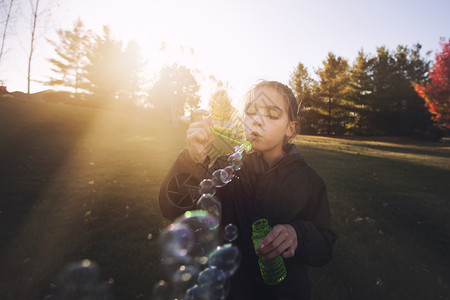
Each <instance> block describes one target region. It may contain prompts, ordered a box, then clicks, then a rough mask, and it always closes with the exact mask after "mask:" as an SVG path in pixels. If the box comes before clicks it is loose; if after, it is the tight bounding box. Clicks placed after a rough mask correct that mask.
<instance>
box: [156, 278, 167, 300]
mask: <svg viewBox="0 0 450 300" xmlns="http://www.w3.org/2000/svg"><path fill="white" fill-rule="evenodd" d="M170 293H171V290H170V287H169V284H168V283H167V282H165V281H164V280H160V281H159V282H157V283H156V284H155V286H154V287H153V298H154V299H155V300H166V299H169V298H170Z"/></svg>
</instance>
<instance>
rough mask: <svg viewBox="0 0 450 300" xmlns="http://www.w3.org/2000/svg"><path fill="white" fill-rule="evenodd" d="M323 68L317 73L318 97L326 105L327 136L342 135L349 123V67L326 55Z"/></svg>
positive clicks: (340, 60) (331, 55)
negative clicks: (318, 78)
mask: <svg viewBox="0 0 450 300" xmlns="http://www.w3.org/2000/svg"><path fill="white" fill-rule="evenodd" d="M322 64H323V68H321V69H319V70H318V71H317V74H318V75H319V77H320V87H319V88H320V96H321V98H322V101H324V102H325V103H326V109H327V121H326V123H327V125H326V127H327V128H326V132H327V134H329V135H330V134H343V133H345V131H346V125H347V124H348V123H349V122H351V121H352V120H351V114H350V111H351V109H352V107H351V103H350V102H349V101H348V99H347V96H348V95H347V93H348V84H349V79H350V76H349V66H348V62H347V60H345V59H343V58H342V57H336V56H335V55H334V54H333V53H331V52H330V53H328V56H327V58H326V60H325V61H323V62H322Z"/></svg>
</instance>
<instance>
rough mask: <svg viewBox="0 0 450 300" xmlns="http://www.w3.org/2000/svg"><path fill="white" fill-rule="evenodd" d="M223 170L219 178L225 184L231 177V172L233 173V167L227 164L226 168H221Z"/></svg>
mask: <svg viewBox="0 0 450 300" xmlns="http://www.w3.org/2000/svg"><path fill="white" fill-rule="evenodd" d="M223 170H224V172H220V173H219V175H220V180H221V181H222V182H223V183H225V184H227V183H229V182H230V181H231V179H233V173H234V169H233V167H231V166H228V167H226V168H224V169H223Z"/></svg>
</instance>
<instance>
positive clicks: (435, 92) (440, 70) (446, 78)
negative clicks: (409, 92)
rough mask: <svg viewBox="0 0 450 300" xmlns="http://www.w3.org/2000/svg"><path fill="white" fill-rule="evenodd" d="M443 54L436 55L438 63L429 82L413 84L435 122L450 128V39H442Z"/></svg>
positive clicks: (431, 73)
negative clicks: (446, 40)
mask: <svg viewBox="0 0 450 300" xmlns="http://www.w3.org/2000/svg"><path fill="white" fill-rule="evenodd" d="M441 48H442V52H438V53H436V63H435V64H434V66H433V69H432V70H431V71H430V73H429V74H428V76H429V79H430V80H429V81H428V82H425V83H420V84H419V83H413V86H414V89H415V91H416V92H417V94H419V96H420V97H421V98H423V99H424V100H425V106H426V107H427V108H428V111H429V112H430V113H431V114H432V115H433V117H432V118H433V120H434V121H436V122H438V123H440V124H441V125H442V126H444V127H447V128H450V39H449V41H448V42H447V43H446V42H445V40H444V39H441Z"/></svg>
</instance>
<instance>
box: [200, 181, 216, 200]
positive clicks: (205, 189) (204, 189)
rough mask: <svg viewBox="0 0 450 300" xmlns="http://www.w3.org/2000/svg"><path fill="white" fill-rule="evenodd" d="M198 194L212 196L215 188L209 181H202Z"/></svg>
mask: <svg viewBox="0 0 450 300" xmlns="http://www.w3.org/2000/svg"><path fill="white" fill-rule="evenodd" d="M200 192H201V194H209V195H211V196H214V194H215V193H216V186H215V184H214V182H213V181H212V180H211V179H204V180H203V181H202V182H200Z"/></svg>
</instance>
